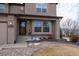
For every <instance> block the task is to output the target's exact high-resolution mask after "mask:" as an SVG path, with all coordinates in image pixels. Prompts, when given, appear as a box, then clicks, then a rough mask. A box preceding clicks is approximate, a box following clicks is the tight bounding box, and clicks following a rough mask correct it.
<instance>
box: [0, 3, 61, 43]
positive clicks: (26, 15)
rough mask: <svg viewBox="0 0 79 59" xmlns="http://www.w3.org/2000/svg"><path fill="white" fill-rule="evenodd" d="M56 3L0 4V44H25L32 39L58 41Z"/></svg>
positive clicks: (58, 20) (58, 29)
mask: <svg viewBox="0 0 79 59" xmlns="http://www.w3.org/2000/svg"><path fill="white" fill-rule="evenodd" d="M56 5H57V3H2V4H0V44H13V43H14V42H15V41H16V42H26V41H27V40H29V39H31V38H32V37H39V38H40V39H43V38H46V39H47V38H50V37H51V38H52V39H60V27H59V26H60V25H59V22H60V19H61V18H62V17H58V16H56Z"/></svg>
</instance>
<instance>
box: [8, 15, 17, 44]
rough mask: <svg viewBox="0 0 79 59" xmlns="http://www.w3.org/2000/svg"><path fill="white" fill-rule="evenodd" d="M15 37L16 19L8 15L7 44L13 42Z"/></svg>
mask: <svg viewBox="0 0 79 59" xmlns="http://www.w3.org/2000/svg"><path fill="white" fill-rule="evenodd" d="M15 39H16V19H15V17H14V16H12V15H8V44H13V43H14V41H15Z"/></svg>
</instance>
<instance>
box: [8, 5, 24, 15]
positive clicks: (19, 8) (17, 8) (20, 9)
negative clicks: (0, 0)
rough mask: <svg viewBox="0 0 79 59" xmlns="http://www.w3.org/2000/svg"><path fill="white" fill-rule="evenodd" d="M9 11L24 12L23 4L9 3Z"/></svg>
mask: <svg viewBox="0 0 79 59" xmlns="http://www.w3.org/2000/svg"><path fill="white" fill-rule="evenodd" d="M9 9H10V10H9V12H10V13H14V14H24V6H23V5H10V7H9Z"/></svg>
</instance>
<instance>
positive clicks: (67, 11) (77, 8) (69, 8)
mask: <svg viewBox="0 0 79 59" xmlns="http://www.w3.org/2000/svg"><path fill="white" fill-rule="evenodd" d="M78 14H79V4H78V3H74V4H72V3H59V4H58V5H57V16H62V17H63V19H62V20H61V22H60V24H61V23H62V22H63V21H64V20H66V19H67V18H70V19H72V20H78V17H79V16H78Z"/></svg>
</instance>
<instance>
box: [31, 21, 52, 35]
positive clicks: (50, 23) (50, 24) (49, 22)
mask: <svg viewBox="0 0 79 59" xmlns="http://www.w3.org/2000/svg"><path fill="white" fill-rule="evenodd" d="M34 21H39V20H34ZM34 21H33V22H32V30H33V33H40V34H42V33H47V34H48V33H51V27H52V22H51V21H47V22H48V24H49V32H44V31H43V29H44V28H43V23H44V21H42V20H40V21H41V22H42V25H41V32H35V28H34V26H33V23H34Z"/></svg>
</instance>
